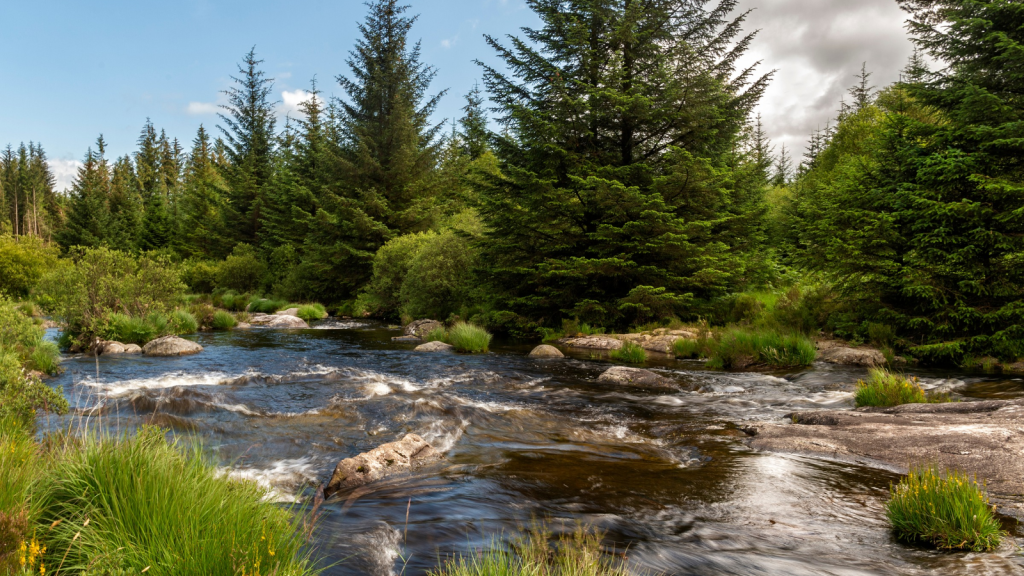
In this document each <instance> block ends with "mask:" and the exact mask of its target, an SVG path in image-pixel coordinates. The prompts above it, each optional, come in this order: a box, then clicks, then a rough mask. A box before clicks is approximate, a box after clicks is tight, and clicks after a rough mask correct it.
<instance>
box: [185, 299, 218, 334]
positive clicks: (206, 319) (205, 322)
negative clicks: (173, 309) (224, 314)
mask: <svg viewBox="0 0 1024 576" xmlns="http://www.w3.org/2000/svg"><path fill="white" fill-rule="evenodd" d="M188 311H189V314H191V315H192V317H193V318H195V319H196V323H197V324H198V328H199V329H201V330H207V329H209V328H211V327H212V326H213V315H214V314H216V313H217V309H216V308H214V307H213V306H212V305H211V304H205V303H195V304H191V305H189V307H188Z"/></svg>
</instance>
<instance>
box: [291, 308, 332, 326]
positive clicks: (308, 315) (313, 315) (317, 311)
mask: <svg viewBox="0 0 1024 576" xmlns="http://www.w3.org/2000/svg"><path fill="white" fill-rule="evenodd" d="M298 309H299V311H298V313H297V314H296V315H297V316H298V317H299V318H302V319H303V320H305V321H306V322H312V321H313V320H320V319H321V318H324V317H325V316H327V310H326V309H325V308H324V307H323V305H322V304H302V305H299V306H298Z"/></svg>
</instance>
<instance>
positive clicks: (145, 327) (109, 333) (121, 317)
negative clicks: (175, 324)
mask: <svg viewBox="0 0 1024 576" xmlns="http://www.w3.org/2000/svg"><path fill="white" fill-rule="evenodd" d="M101 335H102V336H103V338H105V339H107V340H116V341H118V342H121V343H124V344H138V345H139V346H142V345H143V344H145V343H147V342H149V341H150V340H152V339H154V338H156V337H157V336H159V335H160V332H159V331H158V330H157V329H156V328H155V327H154V326H153V325H152V324H150V323H149V322H148V321H147V320H146V319H145V318H136V317H133V316H129V315H127V314H121V313H120V312H114V313H113V314H110V316H109V317H108V318H107V328H106V330H104V331H103V332H102V333H101Z"/></svg>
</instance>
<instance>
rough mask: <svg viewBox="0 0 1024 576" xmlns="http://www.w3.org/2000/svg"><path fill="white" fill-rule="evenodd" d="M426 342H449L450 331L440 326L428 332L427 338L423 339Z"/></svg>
mask: <svg viewBox="0 0 1024 576" xmlns="http://www.w3.org/2000/svg"><path fill="white" fill-rule="evenodd" d="M423 340H424V341H425V342H447V341H448V331H447V330H445V329H444V328H442V327H440V326H438V327H437V328H434V329H433V330H431V331H430V332H428V333H427V336H426V338H424V339H423Z"/></svg>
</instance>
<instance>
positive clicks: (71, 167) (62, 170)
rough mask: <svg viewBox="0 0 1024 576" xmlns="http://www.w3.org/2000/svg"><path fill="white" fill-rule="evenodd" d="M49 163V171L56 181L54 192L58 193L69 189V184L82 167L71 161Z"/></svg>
mask: <svg viewBox="0 0 1024 576" xmlns="http://www.w3.org/2000/svg"><path fill="white" fill-rule="evenodd" d="M49 162H50V171H52V172H53V177H54V179H55V180H56V181H57V184H56V186H55V188H56V190H58V191H60V190H67V189H69V188H71V184H72V182H74V180H75V176H76V175H77V174H78V169H79V168H81V167H82V163H81V162H79V161H78V160H72V159H56V160H50V161H49Z"/></svg>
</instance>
